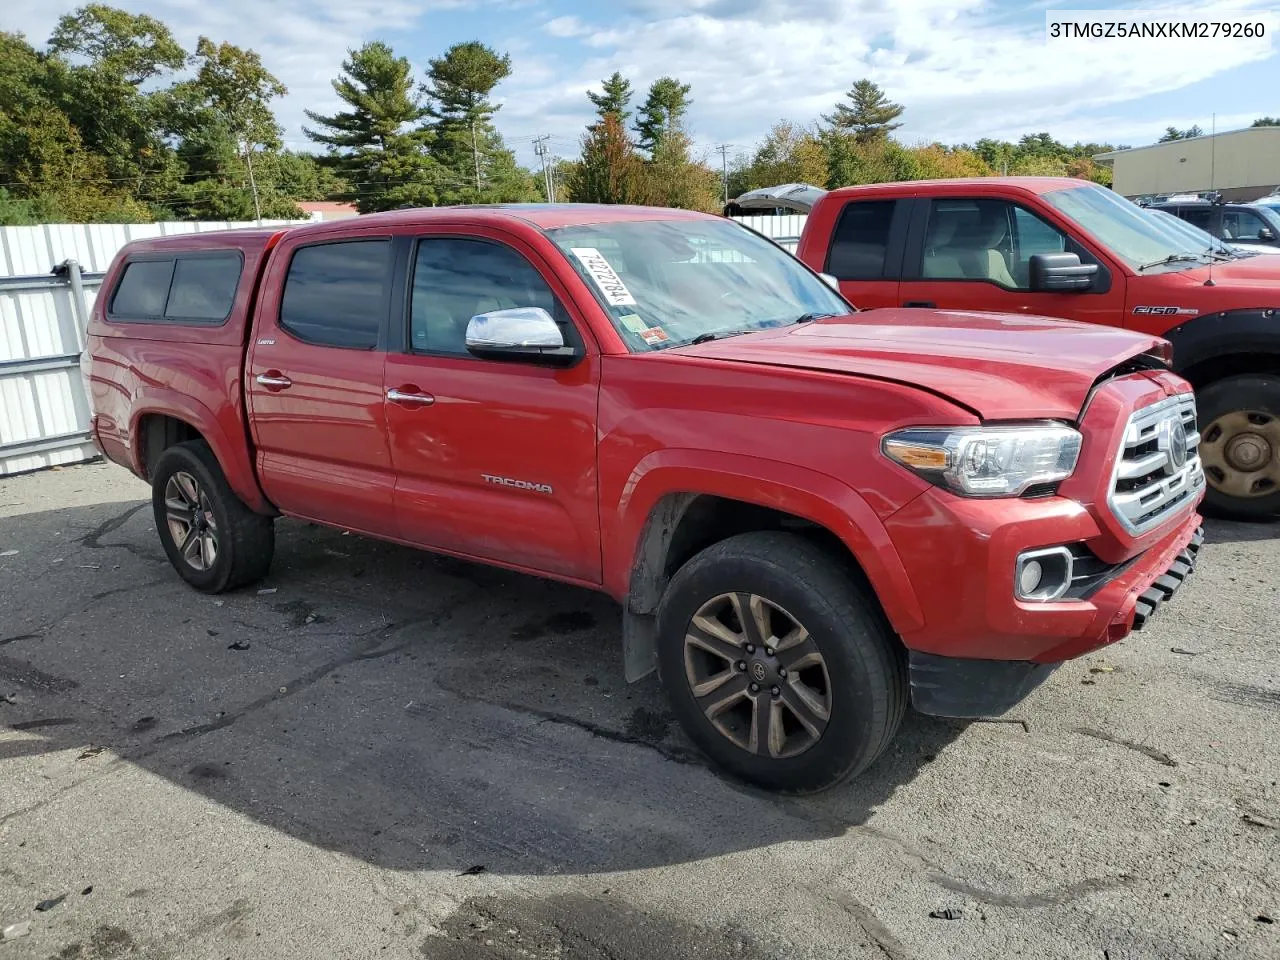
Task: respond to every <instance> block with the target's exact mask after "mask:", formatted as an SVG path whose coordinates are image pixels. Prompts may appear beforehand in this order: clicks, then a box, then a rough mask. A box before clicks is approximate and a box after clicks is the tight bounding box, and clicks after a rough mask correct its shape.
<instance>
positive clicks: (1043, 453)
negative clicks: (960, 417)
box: [883, 423, 1080, 497]
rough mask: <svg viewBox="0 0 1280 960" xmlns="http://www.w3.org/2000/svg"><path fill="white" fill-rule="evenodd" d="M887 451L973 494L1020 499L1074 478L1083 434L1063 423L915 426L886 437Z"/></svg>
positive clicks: (925, 473)
mask: <svg viewBox="0 0 1280 960" xmlns="http://www.w3.org/2000/svg"><path fill="white" fill-rule="evenodd" d="M883 449H884V452H885V455H886V456H887V457H889V458H890V459H893V460H896V461H897V462H898V463H900V464H902V465H903V466H904V467H909V468H911V469H912V470H914V471H915V472H916V473H918V474H920V475H921V476H923V477H924V478H925V479H927V480H929V481H931V482H933V483H938V484H940V485H942V486H945V487H947V488H949V489H951V490H953V491H955V492H956V493H960V494H964V495H965V496H968V497H1016V496H1020V495H1021V494H1022V493H1023V492H1024V491H1025V490H1026V489H1027V488H1029V487H1033V486H1036V485H1038V484H1042V483H1056V482H1057V481H1059V480H1065V479H1066V478H1067V477H1069V476H1071V472H1072V471H1073V470H1075V468H1076V459H1077V458H1078V457H1079V456H1080V434H1079V433H1078V432H1077V431H1075V430H1073V429H1071V428H1070V427H1068V426H1064V425H1063V424H1060V423H1027V424H1020V425H1018V426H1007V427H913V428H911V429H909V430H899V431H898V432H897V433H891V434H889V435H888V436H887V437H885V438H884V443H883Z"/></svg>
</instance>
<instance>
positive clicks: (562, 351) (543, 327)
mask: <svg viewBox="0 0 1280 960" xmlns="http://www.w3.org/2000/svg"><path fill="white" fill-rule="evenodd" d="M466 342H467V350H468V351H470V352H471V353H473V354H475V355H476V356H477V357H482V358H484V359H486V360H523V361H524V362H526V363H546V364H553V365H559V366H567V365H568V364H571V363H573V361H574V360H576V359H577V358H578V352H577V351H576V350H574V348H573V347H571V346H569V345H568V344H566V343H565V342H564V334H563V333H561V332H560V325H559V324H558V323H556V322H555V320H554V319H552V317H551V314H549V313H547V311H546V310H544V309H542V307H514V308H512V309H510V310H492V311H490V312H489V313H481V314H477V315H476V316H474V317H472V318H471V319H470V320H469V321H468V322H467V341H466Z"/></svg>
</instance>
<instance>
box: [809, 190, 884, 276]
mask: <svg viewBox="0 0 1280 960" xmlns="http://www.w3.org/2000/svg"><path fill="white" fill-rule="evenodd" d="M896 207H897V201H896V200H863V201H855V202H853V203H850V204H849V205H848V206H846V207H845V208H844V210H842V211H841V212H840V220H839V222H837V223H836V229H835V231H834V233H833V234H832V236H831V249H830V250H829V251H828V253H827V271H826V272H827V273H829V274H831V275H832V276H833V277H835V278H836V279H838V280H880V279H883V278H884V277H885V276H886V272H885V263H886V258H887V255H888V251H889V230H890V227H891V226H892V225H893V213H894V210H895V208H896Z"/></svg>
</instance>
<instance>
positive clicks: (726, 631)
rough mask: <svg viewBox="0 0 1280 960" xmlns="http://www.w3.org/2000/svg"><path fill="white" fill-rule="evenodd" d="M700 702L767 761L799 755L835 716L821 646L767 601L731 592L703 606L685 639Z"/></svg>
mask: <svg viewBox="0 0 1280 960" xmlns="http://www.w3.org/2000/svg"><path fill="white" fill-rule="evenodd" d="M684 664H685V679H686V680H687V681H688V684H689V690H690V692H691V693H692V694H693V698H694V701H695V702H696V703H697V705H698V708H699V709H700V710H701V711H702V713H703V715H704V716H705V717H706V718H707V720H708V721H710V723H711V725H712V726H713V727H714V728H715V729H716V730H717V731H719V733H720V734H721V735H722V736H724V737H726V738H727V739H728V740H730V741H731V742H733V743H734V744H736V745H737V746H739V747H741V748H742V749H743V750H747V751H749V752H750V753H753V754H757V755H759V756H762V757H770V758H774V759H779V758H784V757H794V756H798V755H799V754H801V753H804V752H805V751H806V750H808V749H809V748H811V747H812V746H813V745H814V744H816V743H817V742H818V740H819V739H820V738H821V737H822V734H823V731H824V730H825V729H826V727H827V723H828V721H829V720H830V718H831V677H830V674H829V672H828V670H827V664H826V661H825V660H824V659H823V657H822V653H821V651H820V650H819V649H818V645H817V643H815V642H814V640H813V638H812V637H811V636H810V635H809V631H808V630H806V629H805V627H804V626H803V624H801V623H800V622H799V621H798V620H797V619H796V618H795V617H793V616H792V615H791V614H789V613H788V612H787V611H786V610H784V609H783V608H782V607H780V606H779V605H778V604H776V603H774V602H773V601H771V600H769V599H768V598H766V597H762V596H759V595H757V594H753V593H724V594H720V595H719V596H717V597H713V598H712V599H710V600H708V601H707V602H706V603H704V604H703V605H702V606H701V607H699V608H698V611H697V613H695V614H694V615H693V618H692V619H691V620H690V621H689V625H688V627H687V629H686V632H685V639H684Z"/></svg>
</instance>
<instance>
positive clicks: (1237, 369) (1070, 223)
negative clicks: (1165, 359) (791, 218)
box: [797, 177, 1280, 519]
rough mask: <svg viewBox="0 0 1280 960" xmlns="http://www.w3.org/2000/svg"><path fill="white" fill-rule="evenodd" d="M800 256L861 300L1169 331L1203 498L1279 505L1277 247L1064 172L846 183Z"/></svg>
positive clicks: (807, 231)
mask: <svg viewBox="0 0 1280 960" xmlns="http://www.w3.org/2000/svg"><path fill="white" fill-rule="evenodd" d="M1206 239H1207V238H1206ZM797 256H799V258H800V259H801V260H803V261H804V262H805V263H807V264H808V265H809V266H811V267H813V268H814V269H815V270H819V271H824V272H826V273H828V274H830V275H832V276H834V277H836V278H838V280H839V281H840V290H841V291H842V292H843V293H844V295H845V296H846V297H847V298H848V299H849V300H850V301H851V302H852V303H853V304H855V305H856V306H857V307H859V308H860V309H864V310H865V309H873V308H880V307H899V306H902V307H917V308H918V307H924V308H932V307H938V308H941V309H944V310H994V311H1000V312H1008V313H1029V314H1035V315H1037V316H1049V317H1063V318H1066V319H1070V320H1080V321H1084V322H1087V323H1102V324H1108V325H1110V326H1113V327H1124V328H1128V329H1131V330H1136V331H1140V332H1142V333H1150V334H1156V335H1158V336H1160V337H1163V338H1164V339H1167V340H1168V341H1169V342H1170V343H1172V344H1173V368H1174V370H1175V371H1176V372H1178V373H1179V374H1181V375H1182V376H1184V377H1186V378H1187V380H1188V381H1190V382H1191V384H1192V386H1193V387H1194V388H1195V391H1196V397H1197V400H1198V403H1199V409H1200V418H1201V422H1202V423H1203V425H1204V426H1203V427H1202V429H1201V431H1200V433H1201V438H1202V442H1201V446H1200V457H1201V460H1202V463H1203V467H1204V472H1205V475H1206V478H1207V480H1208V490H1207V492H1206V499H1205V505H1206V508H1212V509H1213V510H1215V511H1216V512H1217V513H1219V514H1223V515H1227V516H1234V517H1238V518H1241V519H1269V518H1271V517H1274V516H1276V515H1277V514H1280V316H1278V315H1277V314H1278V313H1280V258H1277V257H1268V256H1257V255H1253V254H1243V253H1236V252H1230V251H1224V250H1223V248H1222V247H1221V246H1220V245H1218V244H1216V243H1214V242H1213V241H1212V240H1208V243H1206V244H1198V243H1197V242H1196V241H1195V240H1194V239H1193V238H1192V236H1191V235H1189V234H1188V232H1187V231H1185V230H1183V229H1180V228H1179V227H1178V226H1177V225H1171V224H1169V223H1168V222H1167V220H1166V219H1165V218H1163V217H1161V216H1159V215H1157V214H1154V213H1152V212H1150V211H1146V210H1143V209H1142V208H1141V207H1138V206H1137V205H1136V204H1133V203H1130V202H1129V201H1128V200H1126V199H1124V198H1123V197H1121V196H1118V195H1117V194H1115V193H1113V192H1112V191H1110V190H1108V189H1106V188H1104V187H1100V186H1098V185H1097V184H1093V183H1089V182H1087V181H1083V180H1072V179H1067V178H1064V177H1042V178H1039V177H1004V178H1002V177H984V178H977V179H970V180H932V181H914V182H907V183H882V184H870V185H866V186H857V187H844V188H842V189H840V190H834V191H832V192H830V193H828V194H826V195H824V196H823V197H821V198H820V199H819V200H818V202H817V203H816V204H815V205H814V207H813V210H812V212H811V213H810V215H809V218H808V220H807V221H806V222H805V227H804V232H803V235H802V236H801V238H800V244H799V248H798V250H797Z"/></svg>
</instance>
